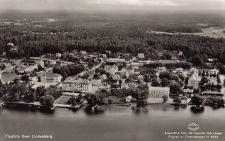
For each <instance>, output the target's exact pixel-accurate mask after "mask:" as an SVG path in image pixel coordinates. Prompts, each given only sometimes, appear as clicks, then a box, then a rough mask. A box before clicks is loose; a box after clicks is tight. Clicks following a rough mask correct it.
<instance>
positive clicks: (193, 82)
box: [188, 74, 198, 87]
mask: <svg viewBox="0 0 225 141" xmlns="http://www.w3.org/2000/svg"><path fill="white" fill-rule="evenodd" d="M188 86H194V87H196V86H198V76H197V75H196V74H193V75H192V76H191V77H190V78H189V79H188Z"/></svg>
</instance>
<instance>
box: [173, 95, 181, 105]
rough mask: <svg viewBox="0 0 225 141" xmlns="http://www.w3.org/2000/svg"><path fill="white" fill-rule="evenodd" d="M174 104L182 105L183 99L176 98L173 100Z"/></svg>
mask: <svg viewBox="0 0 225 141" xmlns="http://www.w3.org/2000/svg"><path fill="white" fill-rule="evenodd" d="M173 102H174V103H176V104H180V103H181V97H180V96H175V97H174V98H173Z"/></svg>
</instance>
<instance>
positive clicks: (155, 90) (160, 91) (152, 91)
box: [148, 87, 170, 98]
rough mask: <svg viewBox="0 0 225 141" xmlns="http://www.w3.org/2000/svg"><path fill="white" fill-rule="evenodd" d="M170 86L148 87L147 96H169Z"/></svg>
mask: <svg viewBox="0 0 225 141" xmlns="http://www.w3.org/2000/svg"><path fill="white" fill-rule="evenodd" d="M169 94H170V88H169V87H149V95H148V97H153V98H154V97H155V98H159V97H162V96H164V95H166V96H168V97H169Z"/></svg>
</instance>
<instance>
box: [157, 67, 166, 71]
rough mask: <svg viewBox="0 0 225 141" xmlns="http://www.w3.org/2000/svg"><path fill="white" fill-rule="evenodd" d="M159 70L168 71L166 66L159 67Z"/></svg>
mask: <svg viewBox="0 0 225 141" xmlns="http://www.w3.org/2000/svg"><path fill="white" fill-rule="evenodd" d="M158 71H159V72H164V71H166V68H165V67H158Z"/></svg>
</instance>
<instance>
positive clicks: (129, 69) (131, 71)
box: [121, 66, 134, 77]
mask: <svg viewBox="0 0 225 141" xmlns="http://www.w3.org/2000/svg"><path fill="white" fill-rule="evenodd" d="M121 72H123V73H124V74H125V75H126V77H129V76H130V75H132V74H134V68H133V67H131V66H129V67H125V68H123V69H122V70H121Z"/></svg>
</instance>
